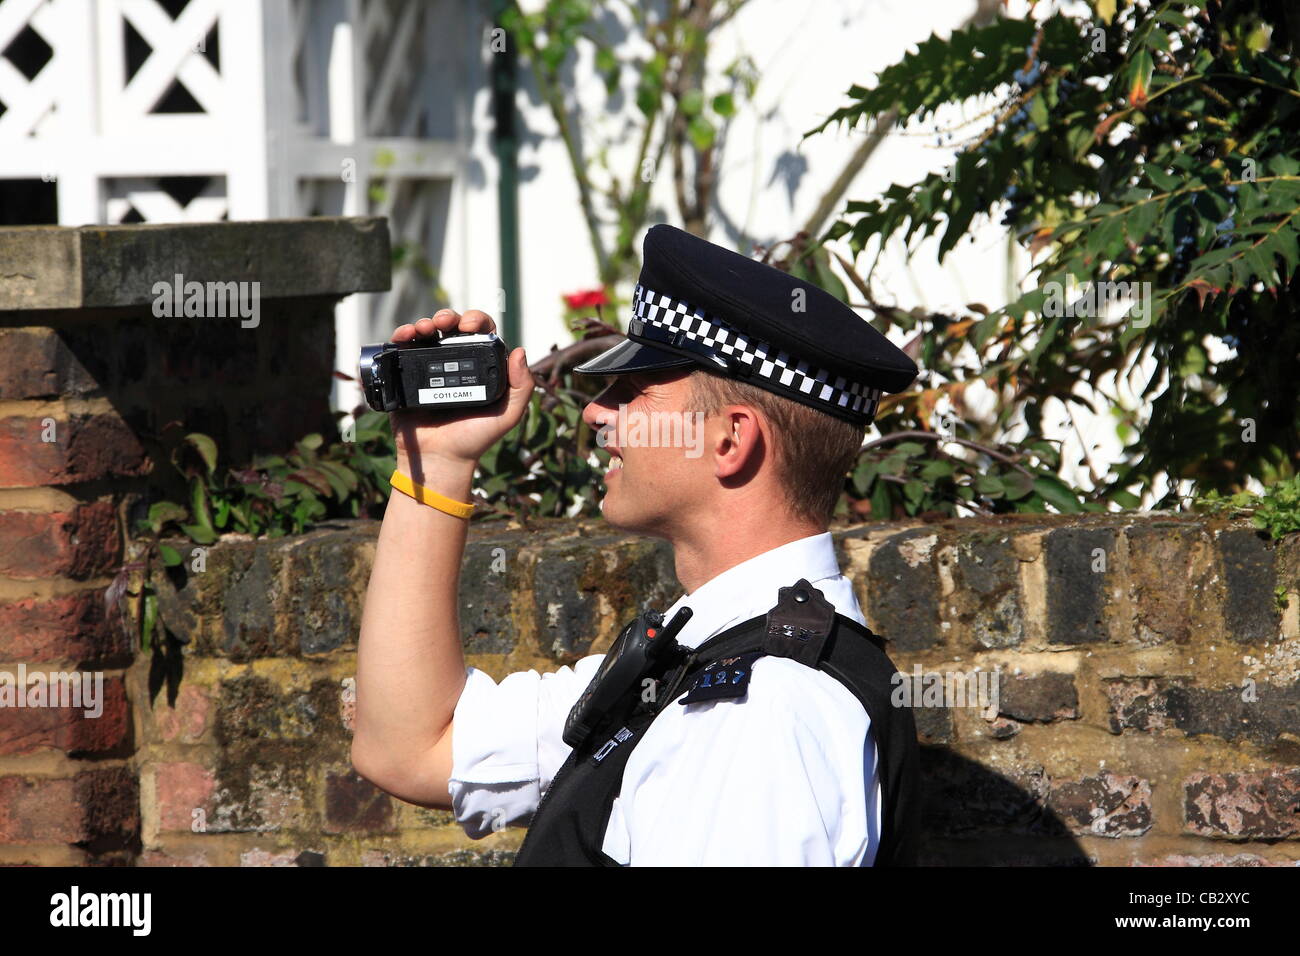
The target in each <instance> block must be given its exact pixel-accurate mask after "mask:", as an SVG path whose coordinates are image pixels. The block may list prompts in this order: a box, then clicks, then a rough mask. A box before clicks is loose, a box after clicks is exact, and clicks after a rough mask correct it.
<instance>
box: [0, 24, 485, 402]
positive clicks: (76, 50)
mask: <svg viewBox="0 0 1300 956" xmlns="http://www.w3.org/2000/svg"><path fill="white" fill-rule="evenodd" d="M472 6H473V0H0V179H10V180H15V179H16V180H43V181H44V182H46V183H50V182H53V183H55V184H56V188H57V197H58V216H59V221H60V222H61V223H63V224H65V225H80V224H84V223H97V222H102V223H122V222H200V221H215V220H221V219H259V218H283V217H291V216H303V215H365V214H380V215H386V216H389V217H390V230H391V234H392V237H393V243H394V246H399V245H402V246H403V247H404V248H405V249H407V251H408V253H409V254H408V255H407V259H408V260H409V261H412V262H415V263H417V266H416V267H415V268H412V269H403V270H399V271H398V272H396V273H395V275H394V289H393V291H392V292H391V293H389V294H387V295H374V296H353V297H351V298H350V299H348V300H345V301H344V302H343V303H342V304H341V305H340V308H339V354H340V367H341V368H347V367H348V366H349V365H350V364H354V363H355V351H354V349H355V346H356V345H357V344H359V343H360V342H361V341H362V340H369V339H370V338H372V337H373V336H375V335H378V334H380V333H381V332H383V331H384V330H385V329H386V328H387V327H388V326H391V325H392V324H395V323H396V322H398V321H403V320H405V318H406V317H409V316H411V315H413V314H416V313H422V314H427V312H428V311H429V310H431V309H432V308H433V307H434V306H435V302H434V295H433V289H434V288H435V285H436V281H437V277H436V274H431V269H430V266H429V263H430V262H431V261H432V260H433V259H434V258H435V257H436V256H438V255H440V253H441V247H442V246H443V244H444V243H445V235H444V233H445V230H446V222H447V218H448V209H449V197H450V194H451V190H452V187H453V185H456V186H457V188H459V184H458V180H459V179H460V170H461V169H462V168H463V167H464V164H465V162H466V154H465V148H464V147H463V146H461V145H459V144H458V142H457V141H458V140H459V141H460V142H463V141H464V139H465V138H466V137H465V135H464V133H463V125H462V122H461V119H460V114H457V117H456V122H455V123H448V122H445V117H446V115H447V114H448V103H449V101H450V99H451V97H452V96H454V95H455V86H454V83H455V81H454V77H455V76H456V75H457V73H458V65H463V64H464V63H465V62H466V61H467V59H468V55H467V53H466V45H465V44H464V43H463V42H460V41H459V40H458V37H459V36H462V35H463V33H462V31H463V30H464V29H465V24H466V22H467V21H466V10H467V9H469V8H470V7H472ZM469 53H470V54H472V53H473V50H472V49H470V50H469ZM440 120H441V121H443V127H444V128H443V132H444V134H445V135H446V136H447V138H446V139H435V138H432V137H431V133H430V131H431V130H433V129H434V128H435V127H437V125H438V122H439V121H440ZM385 334H386V333H385ZM349 353H351V355H350V356H349ZM352 399H353V400H355V396H352ZM345 404H347V401H346V400H345Z"/></svg>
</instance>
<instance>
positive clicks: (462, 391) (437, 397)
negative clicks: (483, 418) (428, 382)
mask: <svg viewBox="0 0 1300 956" xmlns="http://www.w3.org/2000/svg"><path fill="white" fill-rule="evenodd" d="M486 398H487V386H486V385H471V386H469V387H468V388H422V389H420V404H421V405H436V404H438V403H439V402H473V401H482V400H483V399H486Z"/></svg>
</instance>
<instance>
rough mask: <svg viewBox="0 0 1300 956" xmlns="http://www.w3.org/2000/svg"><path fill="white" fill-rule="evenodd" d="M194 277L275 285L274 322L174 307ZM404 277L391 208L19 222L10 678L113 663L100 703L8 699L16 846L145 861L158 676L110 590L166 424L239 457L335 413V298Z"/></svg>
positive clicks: (10, 289) (2, 525) (0, 280)
mask: <svg viewBox="0 0 1300 956" xmlns="http://www.w3.org/2000/svg"><path fill="white" fill-rule="evenodd" d="M176 274H181V275H182V276H184V277H185V278H186V279H187V280H196V281H200V282H208V281H212V282H246V283H249V284H250V285H249V286H248V288H249V289H252V288H253V287H252V285H251V283H254V282H256V283H257V284H258V285H257V294H258V296H259V306H260V308H259V315H258V321H257V324H256V325H255V326H253V325H251V324H250V325H249V326H248V327H245V325H244V324H243V323H244V321H250V323H251V320H244V319H241V318H240V317H236V316H224V315H223V316H216V315H211V316H209V315H191V316H188V317H183V316H177V317H162V318H160V317H158V316H157V315H156V314H155V311H156V310H155V309H154V302H155V298H156V297H155V293H154V285H155V283H156V282H159V281H172V280H173V278H174V276H175V275H176ZM388 282H389V262H388V239H387V230H386V226H385V224H384V222H383V221H382V220H374V219H358V220H347V219H321V220H301V221H282V222H274V223H215V224H202V225H180V226H123V227H85V228H79V229H68V228H57V227H28V228H4V229H0V680H3V679H4V678H5V676H6V675H8V676H9V679H10V682H11V685H12V682H13V681H14V680H15V679H16V677H17V676H18V674H19V673H20V670H19V669H20V668H23V669H25V671H26V672H27V673H28V674H29V675H30V674H31V673H34V672H39V673H41V674H47V673H51V672H54V673H60V674H70V673H78V674H86V675H89V674H92V673H94V674H99V675H101V676H102V680H103V701H102V712H101V713H98V714H97V715H94V716H87V715H86V713H85V708H80V709H78V708H69V707H57V708H56V707H33V708H18V707H14V706H7V707H0V864H3V863H6V862H33V863H69V864H76V863H87V862H93V863H120V862H132V861H134V860H135V859H137V858H138V856H139V855H140V849H141V844H140V826H141V817H140V807H141V798H142V796H144V795H143V794H142V793H141V789H140V780H139V774H138V772H137V770H138V767H137V761H138V758H137V750H138V730H137V729H136V727H135V726H134V715H135V714H136V713H138V711H139V710H140V708H142V707H147V706H148V694H147V692H146V690H133V689H131V688H130V686H129V685H130V679H129V675H130V674H131V667H132V664H133V662H134V661H136V654H135V648H134V647H133V646H132V643H131V641H129V640H128V639H127V637H126V636H125V634H124V631H123V628H122V627H121V626H120V622H119V621H118V620H116V614H115V612H114V611H112V610H110V609H108V608H107V607H106V605H105V602H104V592H105V589H106V588H107V586H108V584H109V582H110V581H111V580H112V578H113V576H114V575H115V573H116V572H117V570H118V569H119V568H120V567H121V565H122V562H123V554H124V541H125V538H124V532H125V530H126V529H127V528H128V527H129V526H130V523H131V521H132V519H133V517H135V516H136V515H137V514H138V508H137V504H138V503H139V502H140V501H142V500H143V499H144V496H145V495H146V494H147V493H148V492H149V491H150V490H151V489H152V488H154V487H156V486H158V485H160V484H161V483H165V482H167V481H175V480H176V476H175V474H174V472H173V471H172V470H171V468H170V465H169V463H168V461H167V458H166V455H165V453H164V452H163V445H162V443H161V441H160V436H161V434H162V432H163V430H164V427H165V426H166V425H167V424H168V423H169V422H172V421H179V422H182V423H184V425H185V428H186V430H187V431H203V432H206V433H208V434H210V435H212V436H213V437H214V438H215V439H216V441H217V444H218V446H219V449H220V454H221V457H222V460H223V462H224V463H227V464H241V463H246V462H247V460H248V459H249V457H250V456H251V455H253V454H254V453H256V452H259V451H269V450H282V449H284V448H286V447H288V446H290V445H291V444H292V442H293V441H294V440H295V439H297V438H300V437H301V436H302V435H303V434H305V433H306V432H308V431H310V430H312V429H322V430H323V429H328V428H331V427H332V418H331V415H330V409H329V393H330V387H331V373H332V371H333V348H334V334H333V306H334V303H335V302H336V301H337V300H338V299H339V298H340V297H341V296H343V295H345V294H347V293H349V292H353V291H358V290H362V289H383V288H387V286H388ZM153 665H154V661H153V658H152V657H146V658H144V659H143V660H141V661H139V666H142V667H146V668H148V667H150V666H153ZM187 699H188V698H187Z"/></svg>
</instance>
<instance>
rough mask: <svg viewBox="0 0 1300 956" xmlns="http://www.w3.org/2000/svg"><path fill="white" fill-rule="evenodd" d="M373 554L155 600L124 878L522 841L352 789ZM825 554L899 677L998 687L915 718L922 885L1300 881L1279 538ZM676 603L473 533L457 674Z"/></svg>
mask: <svg viewBox="0 0 1300 956" xmlns="http://www.w3.org/2000/svg"><path fill="white" fill-rule="evenodd" d="M376 531H377V526H376V525H375V524H374V523H371V522H357V523H346V524H340V525H339V526H338V527H335V528H330V529H326V530H320V531H316V532H313V533H311V534H308V535H305V536H303V537H301V538H297V539H293V540H283V539H282V540H280V541H277V542H254V541H249V540H242V541H240V540H229V541H224V542H222V543H221V544H220V545H218V546H216V547H214V548H213V549H212V550H211V551H210V552H209V554H208V556H207V561H206V565H205V569H204V570H203V571H202V572H198V573H195V572H192V571H187V572H186V573H185V574H184V575H183V576H177V577H176V579H175V580H174V581H171V582H169V585H168V588H167V590H166V594H165V601H164V608H163V611H164V616H165V618H166V619H167V620H168V622H169V625H170V626H171V627H172V628H173V630H174V631H175V633H176V635H177V638H178V639H184V640H185V641H187V643H186V644H185V645H184V654H183V660H184V674H183V676H182V677H181V679H180V681H179V684H176V685H174V687H173V689H172V690H170V691H168V692H167V693H160V694H159V696H158V698H157V699H156V700H155V701H154V702H153V704H152V705H150V704H148V703H147V701H148V700H149V693H148V687H149V684H150V681H151V680H153V681H155V682H157V681H159V680H161V678H160V677H159V675H157V674H151V673H150V669H149V667H148V665H147V663H146V662H144V661H140V662H137V663H136V664H135V665H134V667H133V668H132V669H131V670H130V671H129V672H128V674H127V676H126V692H127V696H128V698H129V699H130V700H131V701H132V702H133V704H132V719H133V721H134V729H133V739H134V743H135V746H136V758H135V766H136V767H137V768H138V770H139V787H140V825H141V844H142V853H141V857H140V862H141V863H143V864H158V865H167V864H182V865H204V864H209V865H222V864H225V865H238V864H246V865H272V864H280V865H292V864H297V865H320V864H325V865H356V864H366V865H449V864H459V863H485V864H494V863H501V862H506V861H508V860H509V859H510V857H511V854H512V852H513V851H514V849H515V848H516V847H517V846H518V844H519V842H520V840H521V838H522V830H518V829H515V828H507V829H505V830H503V831H502V832H501V833H498V834H494V835H492V836H489V837H487V838H486V839H484V840H481V841H470V840H468V839H467V838H466V837H465V836H464V835H463V833H462V832H461V830H460V828H459V827H458V826H457V825H456V824H455V823H454V821H453V820H452V818H451V816H450V814H447V813H443V812H438V811H430V810H424V809H420V808H417V807H414V806H410V805H407V804H403V803H401V802H400V801H397V800H394V799H392V798H390V797H388V796H386V795H384V794H383V793H381V792H378V791H376V790H375V789H374V788H373V787H371V786H370V785H368V784H367V783H365V782H364V781H362V780H359V779H358V778H357V777H356V775H355V774H354V773H353V772H352V769H351V766H350V764H349V745H350V733H351V720H352V700H353V695H352V689H351V686H350V680H349V679H350V678H351V677H352V676H353V674H354V673H355V662H356V635H357V632H358V629H359V622H360V613H361V606H362V600H363V596H364V588H365V583H366V580H367V576H368V570H369V565H370V561H371V558H372V556H373V548H374V541H375V534H376ZM835 537H836V541H837V547H838V549H839V554H840V560H841V566H842V568H843V569H844V570H845V573H846V574H848V575H850V576H851V577H852V579H853V580H854V582H855V586H856V589H857V593H858V597H859V600H860V602H861V604H862V606H863V608H864V610H865V611H866V613H867V616H868V620H869V622H870V623H871V625H872V626H873V627H874V628H876V629H877V630H878V631H879V632H880V633H882V634H884V635H886V636H887V637H888V638H889V639H890V642H891V645H892V651H891V656H892V657H893V659H894V662H895V663H896V664H897V665H898V667H899V669H900V670H901V671H903V672H904V673H907V674H912V673H914V672H915V671H914V669H915V668H916V667H918V666H919V667H920V669H921V671H922V672H923V673H924V672H935V673H944V672H961V673H970V672H971V671H972V669H973V668H976V667H978V668H980V669H981V671H982V672H993V673H995V674H996V676H997V680H998V681H999V684H998V687H999V694H998V707H997V712H996V714H987V715H986V714H984V713H983V712H982V711H981V710H979V709H976V708H972V707H960V706H953V707H944V706H938V707H921V708H918V709H917V711H916V717H917V722H918V727H919V729H920V733H921V739H922V753H923V759H924V776H925V782H924V789H925V794H926V805H925V822H924V832H925V844H924V845H925V850H924V860H925V862H927V863H930V864H976V865H987V864H999V865H1007V864H1009V865H1018V864H1053V865H1075V864H1087V863H1090V862H1095V863H1097V864H1100V865H1120V866H1122V865H1294V864H1296V863H1298V862H1300V815H1297V812H1296V810H1297V805H1298V804H1300V737H1298V736H1297V734H1298V733H1300V719H1297V714H1300V616H1298V615H1297V608H1298V607H1300V595H1297V590H1298V589H1300V538H1297V537H1296V536H1293V537H1292V538H1291V539H1290V540H1288V541H1285V542H1282V543H1280V544H1279V543H1272V542H1269V541H1267V540H1265V539H1261V538H1260V537H1258V536H1257V535H1256V534H1255V533H1254V532H1253V531H1252V530H1251V529H1249V528H1246V527H1243V526H1241V525H1236V524H1212V523H1206V522H1203V521H1200V520H1195V519H1170V518H1166V517H1162V516H1158V515H1157V516H1106V517H1089V518H1086V519H1074V518H1053V517H1042V516H1035V517H1018V518H1007V519H997V520H970V521H953V522H948V523H944V524H936V525H921V526H915V527H909V526H901V525H872V526H863V527H856V528H851V529H846V530H841V531H837V532H836V533H835ZM632 582H644V585H643V587H641V588H637V587H635V586H634V585H633V584H632ZM1278 587H1282V588H1284V589H1285V591H1286V592H1287V598H1288V602H1289V603H1288V604H1287V605H1286V608H1285V610H1281V609H1280V608H1279V602H1278V600H1277V597H1276V595H1275V593H1274V592H1275V589H1276V588H1278ZM675 589H676V583H675V580H674V577H673V572H672V561H671V553H670V552H669V550H668V548H667V546H666V545H665V544H663V543H662V542H658V541H652V540H649V539H634V538H627V537H624V536H621V535H618V534H614V533H611V531H610V529H608V527H606V526H603V525H601V524H600V523H590V524H585V525H577V524H571V523H567V522H558V523H554V524H551V525H544V526H543V529H542V530H541V531H535V532H531V533H523V532H510V531H506V530H503V529H499V528H495V529H494V528H493V527H492V526H490V525H487V526H475V527H474V528H473V529H472V531H471V540H470V544H469V547H468V552H467V555H466V559H465V563H464V565H463V571H462V585H461V596H462V599H461V630H462V633H463V635H464V642H465V650H466V655H467V659H468V661H469V662H470V663H471V664H473V665H474V666H477V667H481V668H483V669H485V670H487V671H489V672H490V673H492V674H493V676H495V677H497V678H498V679H499V678H500V677H502V676H504V675H505V674H507V673H510V672H512V671H515V670H520V669H528V668H538V669H541V670H548V669H554V668H555V667H557V666H559V665H561V664H565V663H572V662H573V661H575V660H577V659H578V658H579V657H581V656H582V655H584V654H586V653H591V652H598V651H600V650H602V649H603V648H604V647H606V646H608V643H609V641H610V640H611V639H612V637H613V636H614V635H615V633H616V632H617V630H618V628H619V626H620V625H621V624H622V623H624V622H625V621H626V620H627V619H628V618H629V617H630V616H631V615H632V614H634V613H635V611H636V609H637V606H638V604H639V603H641V602H643V601H650V602H652V603H654V604H656V605H657V606H660V607H663V606H666V605H667V603H669V602H670V601H671V600H672V599H673V598H675V596H676V593H677V592H676V590H675ZM1243 695H1244V696H1245V698H1246V699H1243ZM60 832H62V831H60Z"/></svg>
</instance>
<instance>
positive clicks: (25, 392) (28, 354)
mask: <svg viewBox="0 0 1300 956" xmlns="http://www.w3.org/2000/svg"><path fill="white" fill-rule="evenodd" d="M95 387H96V385H95V380H94V378H93V377H92V376H91V375H90V373H89V372H87V371H86V369H85V367H84V366H83V365H82V364H81V362H80V361H78V359H77V357H76V356H75V355H73V353H72V351H71V350H70V349H69V348H68V347H67V345H66V344H65V343H64V341H63V339H62V338H61V337H60V336H59V335H58V333H56V332H55V331H54V330H53V329H50V328H30V329H0V399H19V398H54V397H57V396H59V395H68V394H84V393H85V392H88V391H91V390H92V389H94V388H95Z"/></svg>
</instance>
